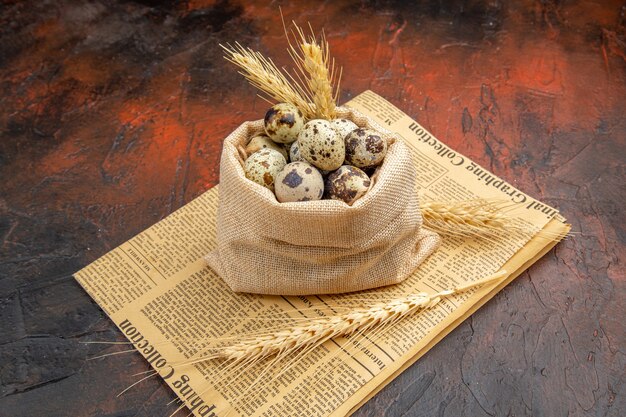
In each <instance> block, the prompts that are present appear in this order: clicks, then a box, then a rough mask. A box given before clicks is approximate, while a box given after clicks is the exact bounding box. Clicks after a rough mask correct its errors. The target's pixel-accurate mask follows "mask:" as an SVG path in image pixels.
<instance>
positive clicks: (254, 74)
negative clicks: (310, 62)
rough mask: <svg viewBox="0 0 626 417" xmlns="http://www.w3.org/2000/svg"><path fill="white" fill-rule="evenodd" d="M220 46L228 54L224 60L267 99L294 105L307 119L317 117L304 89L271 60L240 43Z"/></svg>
mask: <svg viewBox="0 0 626 417" xmlns="http://www.w3.org/2000/svg"><path fill="white" fill-rule="evenodd" d="M220 46H221V47H222V48H223V49H224V51H225V52H226V56H225V57H224V58H225V59H226V60H228V61H229V62H231V63H233V64H235V65H237V66H238V67H239V68H241V69H242V71H241V72H240V74H241V75H243V76H244V77H246V79H247V80H248V82H250V84H252V85H253V86H254V87H256V88H258V89H259V90H261V91H262V92H264V93H265V94H266V95H267V97H269V98H272V99H274V100H276V101H278V102H284V103H291V104H293V105H294V106H296V107H297V108H298V109H300V110H301V111H302V113H303V114H304V116H305V117H306V118H312V117H314V116H315V110H314V106H313V105H312V104H311V102H310V100H309V99H308V96H307V93H306V92H305V91H304V89H303V88H302V87H300V86H299V85H298V84H297V83H291V82H290V81H289V80H288V79H287V77H286V76H285V75H284V74H283V73H282V72H281V71H280V70H279V69H278V68H277V67H276V64H274V62H273V61H272V60H271V59H269V58H265V57H264V56H263V54H261V53H260V52H256V51H253V50H252V49H250V48H244V47H243V46H241V45H240V44H239V43H236V44H235V46H232V45H227V46H224V45H220ZM261 97H262V98H263V99H265V100H266V101H268V102H269V103H270V104H271V103H272V102H271V101H270V100H269V99H268V98H267V97H263V96H261Z"/></svg>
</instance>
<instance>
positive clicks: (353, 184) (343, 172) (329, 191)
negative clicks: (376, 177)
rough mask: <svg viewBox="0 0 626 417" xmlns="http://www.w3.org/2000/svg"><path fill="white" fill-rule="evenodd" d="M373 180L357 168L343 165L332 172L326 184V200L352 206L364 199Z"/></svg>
mask: <svg viewBox="0 0 626 417" xmlns="http://www.w3.org/2000/svg"><path fill="white" fill-rule="evenodd" d="M370 183H371V180H370V178H369V177H368V176H367V174H366V173H365V172H363V171H361V170H360V169H359V168H357V167H353V166H351V165H343V166H342V167H341V168H339V169H338V170H336V171H335V172H331V173H330V174H329V175H328V177H326V181H325V184H324V189H325V195H324V197H325V198H330V199H332V200H341V201H343V202H345V203H347V204H349V205H352V203H354V202H355V201H356V200H358V199H359V198H361V197H363V195H364V194H365V193H366V192H367V190H368V189H369V187H370Z"/></svg>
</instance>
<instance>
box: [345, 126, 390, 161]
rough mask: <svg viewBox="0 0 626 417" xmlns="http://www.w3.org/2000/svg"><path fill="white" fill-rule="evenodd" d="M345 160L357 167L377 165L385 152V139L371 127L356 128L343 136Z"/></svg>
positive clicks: (383, 157)
mask: <svg viewBox="0 0 626 417" xmlns="http://www.w3.org/2000/svg"><path fill="white" fill-rule="evenodd" d="M345 144H346V162H347V163H349V164H350V165H354V166H355V167H358V168H367V167H374V166H377V165H379V164H380V163H381V162H382V161H383V159H385V154H387V141H386V140H385V139H384V138H383V137H382V136H381V135H380V133H378V132H376V131H375V130H371V129H356V130H354V131H352V132H350V134H349V135H348V136H346V138H345Z"/></svg>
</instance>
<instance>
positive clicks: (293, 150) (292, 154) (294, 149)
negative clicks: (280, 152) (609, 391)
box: [289, 141, 304, 162]
mask: <svg viewBox="0 0 626 417" xmlns="http://www.w3.org/2000/svg"><path fill="white" fill-rule="evenodd" d="M289 160H290V161H291V162H296V161H303V160H304V159H303V158H302V155H300V146H299V145H298V141H295V142H293V143H292V144H291V147H290V148H289Z"/></svg>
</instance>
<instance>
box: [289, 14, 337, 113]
mask: <svg viewBox="0 0 626 417" xmlns="http://www.w3.org/2000/svg"><path fill="white" fill-rule="evenodd" d="M293 25H294V30H292V36H293V38H294V39H295V42H296V43H297V44H298V47H297V48H296V47H294V46H293V44H292V43H291V40H290V38H289V35H288V33H287V30H286V29H285V35H286V36H287V40H288V43H289V48H288V51H289V55H291V58H292V59H293V61H294V63H295V64H296V68H297V69H298V71H299V73H300V74H296V76H297V77H298V78H299V80H300V82H301V83H303V84H304V85H306V88H307V89H308V91H307V93H308V95H309V97H310V98H311V99H312V101H313V103H314V104H315V117H317V118H322V119H328V120H330V119H334V118H335V116H336V111H335V107H336V102H337V97H338V93H339V82H340V79H341V70H340V71H339V73H337V72H336V70H335V60H334V59H331V58H330V48H329V46H328V42H327V41H326V36H325V35H324V34H322V38H321V41H320V42H319V43H318V42H317V40H316V39H315V34H314V33H313V29H311V36H309V37H308V38H307V36H305V34H304V32H303V31H302V29H301V28H300V27H298V25H296V24H295V22H293ZM309 27H310V26H309ZM303 78H304V81H303ZM294 81H295V80H294ZM333 85H335V86H334V87H333ZM333 89H334V91H335V92H334V94H333Z"/></svg>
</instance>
